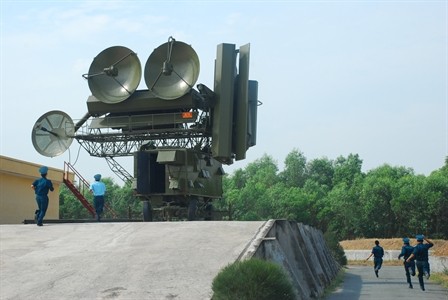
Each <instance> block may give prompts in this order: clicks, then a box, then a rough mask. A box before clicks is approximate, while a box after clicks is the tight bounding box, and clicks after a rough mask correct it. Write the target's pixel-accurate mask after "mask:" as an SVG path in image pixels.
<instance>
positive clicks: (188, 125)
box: [32, 37, 260, 221]
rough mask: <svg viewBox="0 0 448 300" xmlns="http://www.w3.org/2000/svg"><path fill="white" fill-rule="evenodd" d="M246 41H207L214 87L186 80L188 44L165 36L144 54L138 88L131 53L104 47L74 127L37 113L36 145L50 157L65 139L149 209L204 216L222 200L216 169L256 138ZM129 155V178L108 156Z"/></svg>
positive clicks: (193, 67)
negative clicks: (212, 51)
mask: <svg viewBox="0 0 448 300" xmlns="http://www.w3.org/2000/svg"><path fill="white" fill-rule="evenodd" d="M249 54H250V45H249V44H247V45H244V46H241V47H239V48H236V46H235V45H234V44H225V43H223V44H219V45H218V46H217V53H216V60H215V72H214V86H213V88H209V87H207V86H205V85H204V84H201V83H199V84H197V85H196V86H195V84H196V81H197V79H198V76H199V70H200V63H199V58H198V56H197V54H196V52H195V51H194V49H193V48H192V47H191V46H190V45H188V44H186V43H184V42H181V41H176V40H175V39H174V38H172V37H170V38H169V39H168V42H166V43H164V44H162V45H160V46H159V47H158V48H156V49H155V50H154V51H153V52H152V54H151V55H150V56H149V58H148V60H147V62H146V65H145V70H144V78H145V83H146V86H147V89H142V90H137V88H138V86H139V84H140V80H141V76H142V68H141V63H140V60H139V58H138V57H137V54H136V53H135V52H133V51H132V50H130V49H128V48H126V47H123V46H114V47H110V48H107V49H105V50H103V51H102V52H101V53H100V54H98V55H97V56H96V57H95V58H94V59H93V62H92V64H91V66H90V69H89V71H88V73H86V74H83V75H82V76H83V77H84V78H85V79H86V80H87V82H88V85H89V89H90V91H91V93H92V95H90V96H89V97H88V99H87V111H88V112H87V113H86V114H85V115H84V116H83V117H82V118H81V119H79V121H77V122H76V123H74V122H73V120H72V119H71V118H70V117H69V116H68V115H67V114H66V113H64V112H62V111H50V112H47V113H45V114H44V115H42V116H41V117H40V118H39V119H38V120H37V122H36V123H35V125H34V127H33V130H32V141H33V145H34V147H35V148H36V150H37V151H38V152H39V153H40V154H42V155H45V156H49V157H53V156H57V155H60V154H62V153H63V152H64V151H65V150H67V149H68V148H69V147H70V145H71V142H72V140H73V139H76V140H77V141H78V143H79V144H80V145H81V146H82V147H83V148H84V149H85V150H86V151H87V152H88V153H89V154H90V155H91V156H96V157H103V158H105V159H106V160H107V161H108V163H109V166H110V167H111V169H112V170H114V172H115V173H117V175H119V176H120V177H121V178H124V180H127V181H132V184H133V187H134V189H135V191H136V195H137V196H138V197H139V198H140V199H141V200H142V201H143V218H144V220H145V221H151V220H153V215H152V212H153V208H164V207H171V208H172V207H179V208H184V210H185V211H186V214H187V217H188V219H189V220H194V219H196V218H198V217H199V215H200V214H201V215H202V217H203V218H204V219H211V218H212V202H213V200H215V199H219V198H221V197H222V176H223V175H224V174H225V172H224V169H223V165H230V164H232V163H233V162H234V161H235V160H242V159H245V157H246V151H247V150H248V148H249V147H252V146H254V145H255V144H256V125H257V106H258V105H259V103H260V102H259V101H258V82H257V81H253V80H249ZM121 156H133V159H134V170H133V175H131V174H130V173H129V172H127V170H125V169H124V168H122V167H121V166H120V165H119V164H118V162H117V161H116V160H115V159H114V157H121Z"/></svg>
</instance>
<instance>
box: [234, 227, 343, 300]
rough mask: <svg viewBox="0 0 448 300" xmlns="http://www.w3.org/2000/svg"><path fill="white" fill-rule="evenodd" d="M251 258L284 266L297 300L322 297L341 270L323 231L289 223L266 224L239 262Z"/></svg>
mask: <svg viewBox="0 0 448 300" xmlns="http://www.w3.org/2000/svg"><path fill="white" fill-rule="evenodd" d="M252 257H254V258H260V259H265V260H269V261H273V262H276V263H278V264H279V265H281V266H282V267H283V268H284V269H285V270H286V271H287V273H288V274H289V276H290V278H291V281H292V283H293V286H294V289H295V292H296V295H297V299H313V298H318V297H320V296H322V295H323V292H324V288H325V287H326V286H328V285H329V284H330V283H331V281H332V279H334V278H335V276H336V275H337V273H338V271H339V269H340V266H339V264H338V263H337V262H336V260H335V259H334V258H333V256H332V254H331V251H330V249H329V248H328V247H327V244H326V243H325V240H324V237H323V233H322V232H321V231H320V230H317V229H315V228H313V227H310V226H307V225H304V224H301V223H296V222H292V221H286V220H269V221H268V222H266V224H265V225H264V227H263V228H262V229H261V230H260V231H259V232H258V234H257V235H256V236H255V237H254V239H253V240H252V241H251V243H250V244H249V246H248V247H247V248H246V249H245V251H243V253H242V254H241V256H240V257H239V260H244V259H250V258H252Z"/></svg>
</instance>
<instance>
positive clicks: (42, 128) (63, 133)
mask: <svg viewBox="0 0 448 300" xmlns="http://www.w3.org/2000/svg"><path fill="white" fill-rule="evenodd" d="M74 135H75V125H74V124H73V120H72V119H71V118H70V116H69V115H67V114H66V113H64V112H62V111H58V110H53V111H50V112H47V113H46V114H44V115H42V116H41V117H40V118H39V119H38V120H37V121H36V123H35V124H34V126H33V131H32V132H31V140H32V141H33V146H34V148H35V149H36V151H37V152H39V153H40V154H42V155H43V156H48V157H54V156H58V155H61V154H62V153H64V152H65V150H67V149H68V148H69V147H70V145H71V143H72V141H73V137H74Z"/></svg>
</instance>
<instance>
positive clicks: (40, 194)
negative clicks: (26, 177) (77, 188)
mask: <svg viewBox="0 0 448 300" xmlns="http://www.w3.org/2000/svg"><path fill="white" fill-rule="evenodd" d="M39 173H40V176H41V178H39V179H36V180H34V182H33V184H32V185H31V188H32V189H33V190H34V193H35V194H36V202H37V207H38V209H37V210H36V212H35V220H36V223H37V226H42V225H43V220H44V217H45V214H46V213H47V208H48V191H54V187H53V183H52V182H51V180H48V179H47V173H48V168H47V167H45V166H42V167H40V168H39Z"/></svg>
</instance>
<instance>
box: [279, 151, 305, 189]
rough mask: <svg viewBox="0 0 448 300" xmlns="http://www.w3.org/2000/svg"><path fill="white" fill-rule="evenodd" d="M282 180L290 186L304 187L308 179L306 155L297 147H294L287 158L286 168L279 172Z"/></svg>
mask: <svg viewBox="0 0 448 300" xmlns="http://www.w3.org/2000/svg"><path fill="white" fill-rule="evenodd" d="M279 177H280V180H281V181H282V182H284V183H285V185H286V186H289V187H300V188H301V187H303V186H304V185H305V181H306V179H307V174H306V157H305V155H304V154H303V153H302V152H300V151H299V150H297V149H293V150H292V151H291V152H290V153H289V154H288V155H287V156H286V159H285V168H284V170H283V171H282V172H280V174H279Z"/></svg>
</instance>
